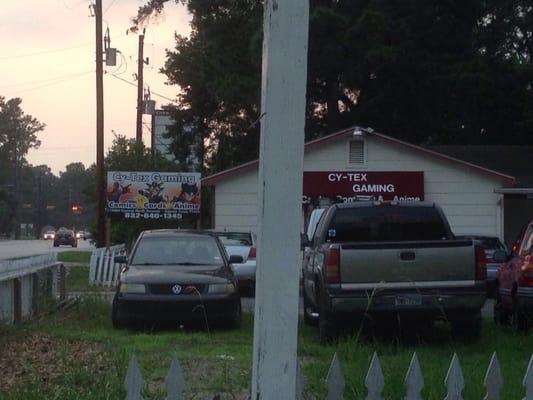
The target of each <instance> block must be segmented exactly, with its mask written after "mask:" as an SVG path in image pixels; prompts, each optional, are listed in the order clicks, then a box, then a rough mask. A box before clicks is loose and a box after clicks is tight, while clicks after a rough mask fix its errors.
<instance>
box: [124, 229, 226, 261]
mask: <svg viewBox="0 0 533 400" xmlns="http://www.w3.org/2000/svg"><path fill="white" fill-rule="evenodd" d="M222 263H223V259H222V255H221V254H220V251H219V249H218V246H217V244H216V241H215V239H214V238H212V237H209V236H206V237H200V236H148V237H144V238H142V239H141V241H140V242H139V244H138V245H137V248H136V249H135V253H134V254H133V258H132V260H131V263H130V265H222Z"/></svg>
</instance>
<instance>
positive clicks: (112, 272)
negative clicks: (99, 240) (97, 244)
mask: <svg viewBox="0 0 533 400" xmlns="http://www.w3.org/2000/svg"><path fill="white" fill-rule="evenodd" d="M124 254H126V246H125V245H123V244H119V245H116V246H111V247H109V248H108V247H101V248H98V249H94V250H93V251H92V253H91V261H90V263H89V284H90V285H102V286H114V285H115V284H116V283H117V279H118V274H119V272H120V264H117V263H115V256H118V255H124Z"/></svg>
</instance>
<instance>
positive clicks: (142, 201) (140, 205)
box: [135, 190, 148, 210]
mask: <svg viewBox="0 0 533 400" xmlns="http://www.w3.org/2000/svg"><path fill="white" fill-rule="evenodd" d="M146 203H148V199H147V198H146V196H145V195H144V193H143V191H142V190H139V191H138V193H137V196H135V207H136V208H137V209H139V210H142V209H144V207H145V205H146Z"/></svg>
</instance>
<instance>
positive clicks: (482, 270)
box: [475, 246, 487, 281]
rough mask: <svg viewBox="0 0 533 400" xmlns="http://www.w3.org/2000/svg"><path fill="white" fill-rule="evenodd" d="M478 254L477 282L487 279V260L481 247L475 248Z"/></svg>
mask: <svg viewBox="0 0 533 400" xmlns="http://www.w3.org/2000/svg"><path fill="white" fill-rule="evenodd" d="M475 252H476V280H478V281H484V280H486V279H487V258H486V256H485V250H484V249H483V247H481V246H475Z"/></svg>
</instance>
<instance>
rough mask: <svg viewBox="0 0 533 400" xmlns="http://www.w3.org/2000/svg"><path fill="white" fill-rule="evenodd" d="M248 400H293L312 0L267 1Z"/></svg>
mask: <svg viewBox="0 0 533 400" xmlns="http://www.w3.org/2000/svg"><path fill="white" fill-rule="evenodd" d="M264 4H265V11H264V39H263V41H264V42H263V72H262V88H261V115H262V116H264V117H263V119H262V120H261V147H260V157H259V210H258V215H259V229H258V234H259V235H258V236H259V240H258V246H259V247H258V249H257V250H258V252H257V256H258V258H257V283H256V300H255V317H254V349H253V372H252V399H253V400H273V399H276V400H294V399H295V398H296V396H297V394H296V391H297V387H296V374H297V361H296V360H297V358H296V355H297V354H296V350H297V343H298V286H299V285H298V281H299V275H300V274H299V271H300V262H301V259H300V229H301V226H302V183H303V182H302V180H303V155H304V123H305V90H306V80H307V36H308V25H309V0H285V1H279V0H265V3H264Z"/></svg>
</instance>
